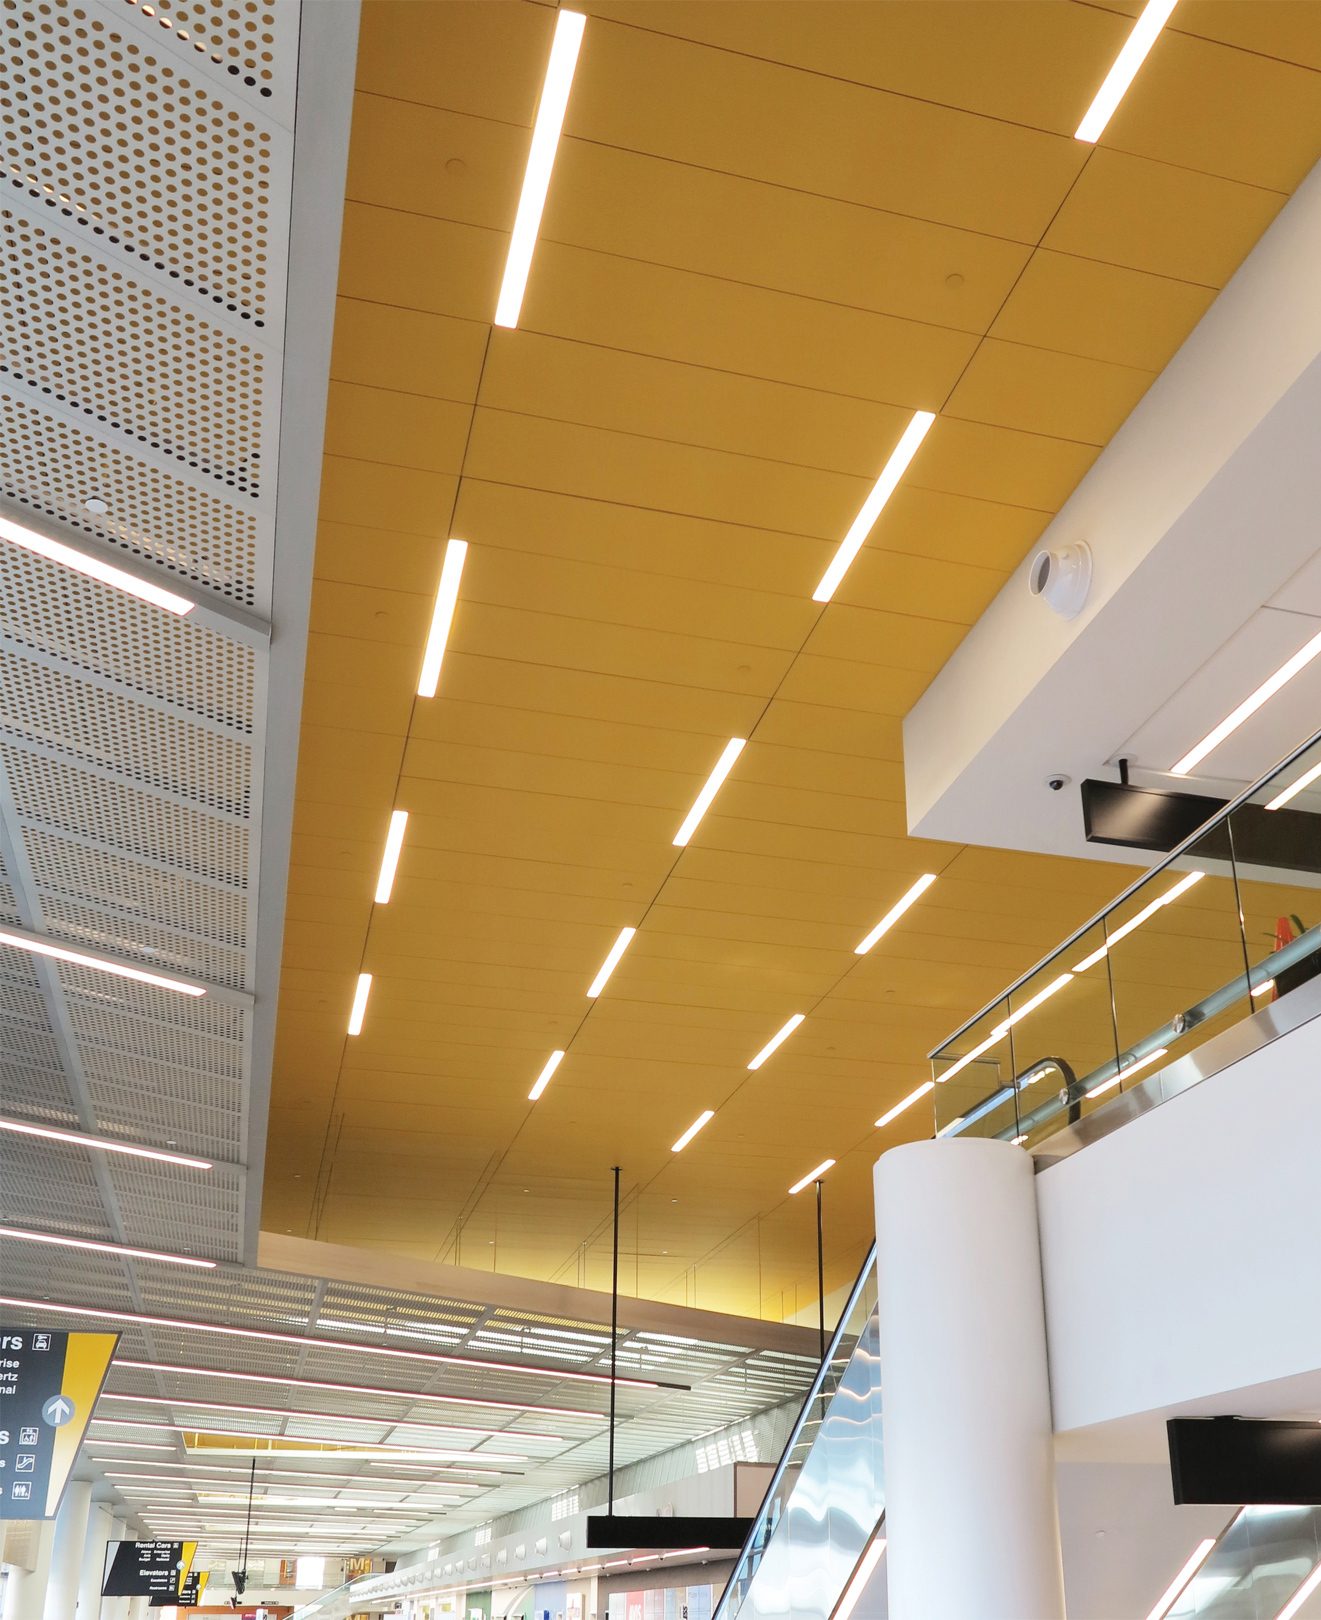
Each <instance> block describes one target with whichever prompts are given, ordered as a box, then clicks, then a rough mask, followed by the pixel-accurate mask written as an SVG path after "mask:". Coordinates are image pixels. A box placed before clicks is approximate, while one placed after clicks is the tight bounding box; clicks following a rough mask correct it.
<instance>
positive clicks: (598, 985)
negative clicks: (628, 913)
mask: <svg viewBox="0 0 1321 1620" xmlns="http://www.w3.org/2000/svg"><path fill="white" fill-rule="evenodd" d="M560 15H561V16H563V15H564V13H563V12H561V13H560ZM636 933H637V929H636V928H621V929H620V930H619V938H618V939H617V940H616V941H615V942H614V944H613V945H612V946H611V947H610V954H609V956H607V957H606V959H605V961H604V962H602V963H601V968H600V971H599V972H598V973H597V975H596V977H595V978H594V979H593V980H592V982H591V984H589V985H588V987H587V996H588V1000H593V999H594V998H595V997H597V996H599V995H600V994H601V992H602V990H604V989H605V986H606V980H607V979H608V978H609V977H610V975H611V974H612V973H613V972H614V971H615V969H616V968H617V967H618V966H619V958H620V957H621V956H622V955H623V954H624V952H625V951H626V950H627V949H628V947H629V943H630V941H631V940H632V938H633V936H634V934H636Z"/></svg>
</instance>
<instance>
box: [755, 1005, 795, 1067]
mask: <svg viewBox="0 0 1321 1620" xmlns="http://www.w3.org/2000/svg"><path fill="white" fill-rule="evenodd" d="M806 1017H807V1014H806V1013H795V1014H794V1015H793V1017H792V1018H790V1019H789V1020H788V1022H787V1023H785V1024H783V1025H781V1027H780V1028H779V1029H777V1030H776V1032H775V1033H774V1035H772V1036H771V1038H770V1040H768V1041H767V1042H766V1044H765V1046H763V1047H762V1049H761V1051H760V1052H758V1053H757V1055H756V1057H755V1058H753V1060H752V1062H751V1063H749V1064H748V1067H749V1068H750V1069H759V1068H761V1066H762V1064H763V1063H765V1061H766V1059H767V1058H768V1057H770V1055H771V1053H772V1052H774V1050H775V1048H776V1047H777V1046H782V1045H783V1044H784V1042H785V1041H787V1040H788V1039H789V1037H790V1036H791V1035H792V1034H793V1032H794V1031H795V1030H796V1029H797V1028H798V1026H799V1024H801V1023H802V1021H803V1019H804V1018H806Z"/></svg>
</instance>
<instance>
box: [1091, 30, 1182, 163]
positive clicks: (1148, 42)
mask: <svg viewBox="0 0 1321 1620" xmlns="http://www.w3.org/2000/svg"><path fill="white" fill-rule="evenodd" d="M1175 3H1176V0H1147V4H1146V6H1145V7H1144V8H1143V11H1142V15H1141V16H1140V17H1139V18H1138V20H1137V21H1136V22H1135V23H1134V24H1133V29H1132V32H1131V33H1130V34H1129V36H1128V38H1127V39H1126V40H1125V41H1124V48H1123V49H1122V50H1121V51H1120V53H1119V55H1118V56H1117V57H1115V60H1114V66H1113V67H1112V68H1111V69H1110V71H1109V73H1107V74H1106V76H1105V79H1104V81H1103V82H1102V84H1101V88H1100V89H1099V90H1098V91H1097V92H1096V96H1095V99H1094V100H1093V102H1092V104H1091V106H1090V107H1089V108H1088V109H1087V111H1086V112H1085V113H1084V114H1083V121H1082V123H1081V124H1079V125H1078V128H1077V129H1076V130H1075V131H1074V135H1073V138H1074V140H1075V141H1088V142H1091V141H1095V140H1099V139H1100V136H1101V131H1102V130H1103V129H1104V128H1105V126H1106V125H1107V124H1108V123H1109V122H1110V120H1111V118H1112V117H1113V116H1114V112H1115V108H1116V107H1118V105H1119V103H1120V102H1121V101H1122V100H1123V99H1124V96H1125V94H1126V93H1127V91H1128V87H1129V85H1130V84H1132V82H1133V80H1134V78H1135V77H1136V75H1137V70H1138V69H1139V68H1140V67H1141V66H1142V64H1143V63H1144V62H1145V61H1146V59H1147V52H1148V51H1149V50H1150V49H1151V47H1152V46H1153V45H1154V44H1155V43H1156V36H1157V35H1158V34H1159V33H1160V31H1161V29H1162V28H1164V26H1165V24H1166V23H1167V22H1168V21H1169V20H1170V13H1171V12H1172V11H1173V10H1174V7H1175Z"/></svg>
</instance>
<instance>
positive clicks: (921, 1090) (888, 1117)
mask: <svg viewBox="0 0 1321 1620" xmlns="http://www.w3.org/2000/svg"><path fill="white" fill-rule="evenodd" d="M935 1089H936V1082H935V1081H934V1080H924V1081H923V1082H922V1084H921V1085H920V1086H919V1087H918V1088H917V1090H916V1091H910V1092H909V1093H908V1095H907V1096H906V1097H905V1098H904V1100H903V1101H902V1102H897V1103H896V1104H895V1105H894V1107H893V1108H891V1109H890V1111H889V1112H888V1113H885V1114H882V1115H881V1117H880V1118H879V1119H878V1120H877V1121H876V1129H877V1130H878V1131H881V1130H884V1129H885V1127H886V1126H887V1125H890V1124H893V1122H894V1121H895V1120H896V1119H898V1118H899V1116H900V1114H902V1113H903V1112H904V1110H905V1109H907V1108H911V1107H912V1106H913V1104H914V1103H915V1102H921V1100H922V1099H923V1097H925V1096H926V1095H927V1093H928V1092H929V1091H934V1090H935Z"/></svg>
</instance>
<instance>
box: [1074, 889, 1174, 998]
mask: <svg viewBox="0 0 1321 1620" xmlns="http://www.w3.org/2000/svg"><path fill="white" fill-rule="evenodd" d="M1205 876H1206V873H1205V872H1189V873H1188V875H1187V876H1186V877H1184V878H1181V879H1180V880H1179V882H1178V883H1176V884H1175V885H1174V887H1173V888H1172V889H1166V891H1165V893H1164V894H1159V895H1157V896H1156V898H1155V899H1154V900H1153V901H1151V903H1150V904H1149V905H1145V906H1143V908H1142V910H1141V911H1139V912H1138V913H1137V915H1136V916H1133V917H1130V918H1129V919H1128V921H1127V922H1126V923H1124V924H1122V925H1121V926H1120V927H1118V928H1116V929H1115V931H1114V933H1113V934H1111V935H1110V936H1109V938H1108V939H1107V940H1106V942H1105V944H1104V945H1098V946H1097V947H1096V949H1095V950H1094V951H1092V952H1091V953H1090V955H1088V956H1084V957H1083V959H1082V961H1081V962H1075V963H1074V968H1073V971H1074V972H1075V973H1086V971H1087V969H1088V968H1091V967H1095V966H1096V964H1097V963H1098V962H1099V961H1101V960H1102V959H1103V958H1104V957H1106V956H1108V955H1109V954H1110V951H1111V949H1112V948H1113V947H1114V946H1116V945H1118V943H1119V941H1120V940H1121V939H1124V938H1126V937H1127V936H1128V935H1129V934H1131V933H1132V932H1133V930H1134V929H1135V928H1141V926H1142V924H1143V923H1144V922H1147V921H1148V920H1149V919H1150V918H1152V917H1154V916H1155V915H1156V913H1157V912H1158V911H1160V910H1162V909H1163V908H1164V907H1165V906H1168V905H1171V904H1172V903H1173V902H1174V901H1175V900H1177V899H1179V897H1180V896H1181V895H1185V894H1187V893H1188V891H1189V889H1191V888H1192V886H1193V884H1194V883H1200V882H1201V881H1202V879H1203V878H1204V877H1205Z"/></svg>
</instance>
